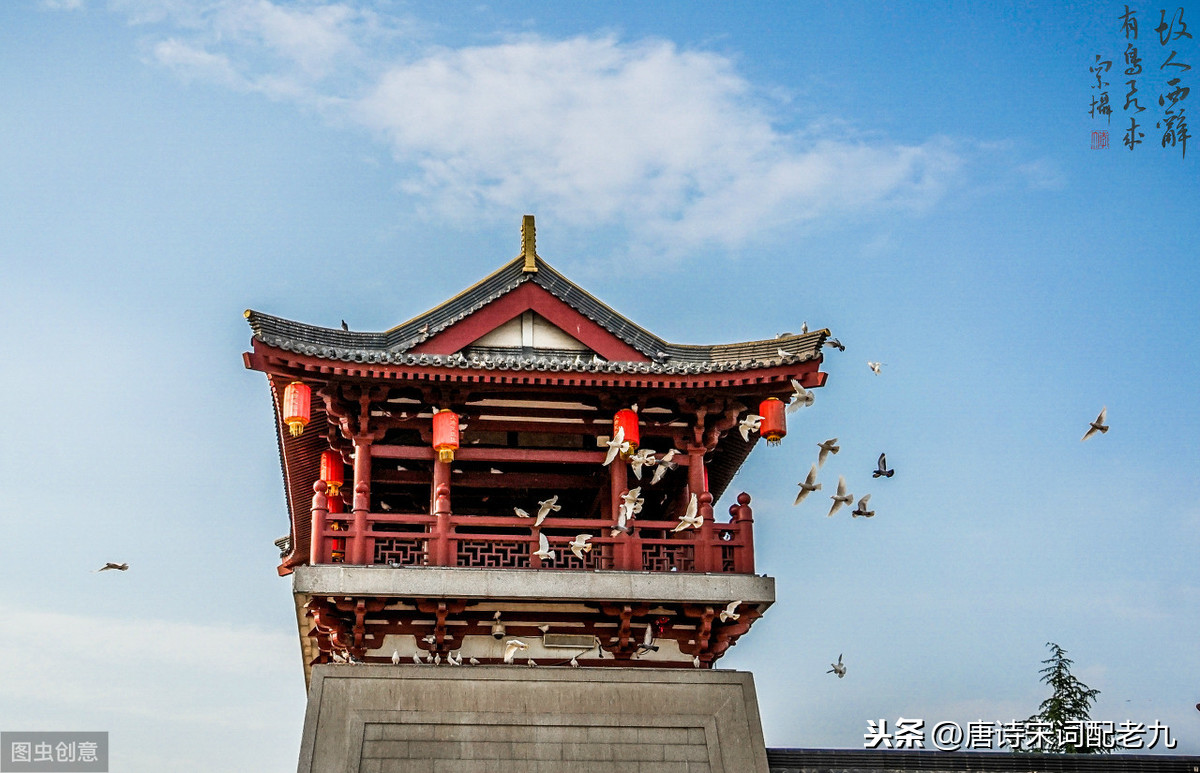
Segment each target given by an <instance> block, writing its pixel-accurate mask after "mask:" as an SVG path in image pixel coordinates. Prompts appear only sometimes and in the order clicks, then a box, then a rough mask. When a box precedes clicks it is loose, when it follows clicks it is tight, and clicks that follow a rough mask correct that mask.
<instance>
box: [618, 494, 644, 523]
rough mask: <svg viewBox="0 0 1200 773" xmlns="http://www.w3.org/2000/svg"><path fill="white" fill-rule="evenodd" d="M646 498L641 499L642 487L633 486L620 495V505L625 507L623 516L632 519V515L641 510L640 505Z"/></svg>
mask: <svg viewBox="0 0 1200 773" xmlns="http://www.w3.org/2000/svg"><path fill="white" fill-rule="evenodd" d="M645 502H646V500H644V499H642V487H641V486H635V487H633V488H631V489H629V490H628V491H626V492H625V493H624V494H622V495H621V507H622V508H624V509H625V517H626V519H627V520H630V521H632V520H633V517H634V516H635V515H637V514H638V513H640V512H642V505H643V504H645Z"/></svg>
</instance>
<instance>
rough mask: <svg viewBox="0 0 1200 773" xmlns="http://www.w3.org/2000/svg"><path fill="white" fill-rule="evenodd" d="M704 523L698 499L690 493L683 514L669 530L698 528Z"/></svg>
mask: <svg viewBox="0 0 1200 773" xmlns="http://www.w3.org/2000/svg"><path fill="white" fill-rule="evenodd" d="M703 523H704V516H702V515H700V501H699V500H698V499H697V498H696V495H695V494H692V497H691V499H689V500H688V503H687V509H685V510H684V511H683V515H682V516H680V518H679V523H678V524H676V526H675V528H674V529H671V531H683V530H684V529H699V528H700V526H701V525H702V524H703Z"/></svg>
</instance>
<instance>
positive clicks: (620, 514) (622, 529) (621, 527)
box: [608, 505, 629, 537]
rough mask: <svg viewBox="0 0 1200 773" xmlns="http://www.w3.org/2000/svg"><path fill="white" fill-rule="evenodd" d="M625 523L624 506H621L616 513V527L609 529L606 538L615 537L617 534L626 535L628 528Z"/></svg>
mask: <svg viewBox="0 0 1200 773" xmlns="http://www.w3.org/2000/svg"><path fill="white" fill-rule="evenodd" d="M626 523H627V520H626V518H625V506H624V505H622V506H621V508H620V510H618V511H617V525H616V526H614V527H612V528H611V529H609V531H608V536H610V537H615V536H617V535H618V534H628V533H629V527H628V526H626V525H625V524H626Z"/></svg>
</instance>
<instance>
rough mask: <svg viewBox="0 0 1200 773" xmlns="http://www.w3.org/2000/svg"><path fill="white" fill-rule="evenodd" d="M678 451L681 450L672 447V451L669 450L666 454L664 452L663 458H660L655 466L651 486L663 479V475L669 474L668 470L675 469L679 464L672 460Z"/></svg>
mask: <svg viewBox="0 0 1200 773" xmlns="http://www.w3.org/2000/svg"><path fill="white" fill-rule="evenodd" d="M678 453H679V451H678V450H677V449H674V448H672V449H671V450H670V451H667V452H666V453H665V454H663V456H662V458H661V459H659V460H658V462H657V464H656V465H655V467H654V477H653V478H651V479H650V485H651V486H653V485H654V484H656V483H658V482H659V481H660V480H662V479H663V476H665V475H666V474H667V471H668V470H673V469H675V468H676V467H678V466H679V465H678V464H676V463H675V462H674V461H672V460H673V459H674V458H675V456H676V454H678Z"/></svg>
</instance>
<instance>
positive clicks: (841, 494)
mask: <svg viewBox="0 0 1200 773" xmlns="http://www.w3.org/2000/svg"><path fill="white" fill-rule="evenodd" d="M829 498H830V499H832V500H833V507H831V508H829V515H833V514H834V513H836V512H837V511H838V510H840V509H841V508H842V505H851V504H854V495H853V494H848V493H846V476H845V475H839V476H838V487H837V493H836V494H833V495H831V496H830V497H829Z"/></svg>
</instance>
